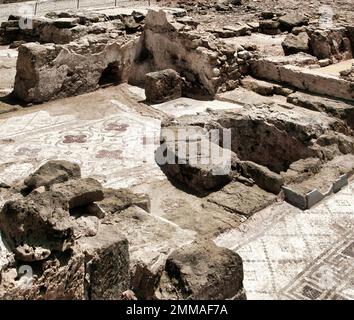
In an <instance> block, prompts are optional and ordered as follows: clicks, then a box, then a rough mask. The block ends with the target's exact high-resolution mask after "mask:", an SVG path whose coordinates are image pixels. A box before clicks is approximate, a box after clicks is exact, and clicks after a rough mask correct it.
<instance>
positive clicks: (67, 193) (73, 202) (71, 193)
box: [50, 178, 104, 209]
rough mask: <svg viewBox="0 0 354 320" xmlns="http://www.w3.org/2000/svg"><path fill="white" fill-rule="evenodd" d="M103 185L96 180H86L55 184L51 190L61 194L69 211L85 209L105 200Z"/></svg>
mask: <svg viewBox="0 0 354 320" xmlns="http://www.w3.org/2000/svg"><path fill="white" fill-rule="evenodd" d="M102 189H103V188H102V185H101V184H100V183H99V182H98V181H97V180H95V179H92V178H86V179H78V180H70V181H67V182H64V183H60V184H54V185H52V186H51V188H50V190H51V191H52V192H53V193H56V194H60V195H61V198H62V199H63V201H66V202H67V203H68V204H69V209H74V208H78V207H84V206H87V205H90V204H92V203H93V202H98V201H102V200H103V199H104V196H103V190H102Z"/></svg>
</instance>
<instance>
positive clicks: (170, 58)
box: [5, 11, 252, 103]
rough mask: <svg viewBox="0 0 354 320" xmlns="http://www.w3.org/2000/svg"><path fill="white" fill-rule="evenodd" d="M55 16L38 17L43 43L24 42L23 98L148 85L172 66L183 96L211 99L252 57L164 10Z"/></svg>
mask: <svg viewBox="0 0 354 320" xmlns="http://www.w3.org/2000/svg"><path fill="white" fill-rule="evenodd" d="M54 18H55V19H54V20H53V19H52V20H50V19H49V18H45V19H44V20H43V19H40V20H38V21H37V22H36V28H35V29H34V30H31V36H30V38H31V37H32V41H39V42H41V43H42V44H38V43H27V44H23V45H21V46H20V48H19V57H18V64H17V76H16V81H15V88H14V93H15V95H16V97H18V98H20V99H21V100H23V101H26V102H35V103H40V102H43V101H48V100H51V99H57V98H62V97H68V96H73V95H77V94H81V93H85V92H90V91H94V90H96V89H97V88H98V87H99V86H101V85H110V84H117V83H120V82H130V83H132V84H137V85H140V86H143V84H144V78H145V75H146V74H147V73H148V72H152V71H158V70H163V69H166V68H170V69H174V70H176V71H177V72H179V73H180V74H181V76H182V78H183V81H184V88H185V90H184V93H183V94H184V95H185V96H191V97H198V98H202V97H208V98H209V97H213V96H215V94H216V93H218V92H219V91H225V90H230V89H234V88H235V87H236V86H237V85H238V80H239V78H240V77H241V75H242V73H247V71H248V61H249V59H250V57H251V55H252V54H251V53H249V52H247V51H244V52H243V55H241V54H240V55H237V50H236V49H235V47H233V46H228V45H226V44H225V43H224V42H223V41H221V40H219V39H217V38H216V37H215V36H214V35H212V34H210V33H207V32H202V33H198V32H197V31H196V30H195V29H194V28H191V27H190V26H189V25H187V24H184V23H180V22H177V21H176V19H175V17H173V16H172V15H170V14H168V13H166V12H165V11H159V12H155V11H149V13H148V14H147V16H146V18H145V17H144V16H142V17H141V15H136V13H135V15H134V14H133V15H132V16H128V17H120V18H118V19H116V20H114V21H112V20H109V21H102V22H99V21H101V20H102V19H105V18H104V17H101V18H97V19H98V20H97V21H92V20H90V21H88V22H87V21H82V19H81V18H80V17H75V16H71V17H68V18H60V17H59V18H58V17H54ZM142 20H145V28H144V31H143V32H142V33H141V32H140V31H139V30H140V28H141V23H137V21H139V22H141V21H142ZM8 23H10V22H8ZM5 27H6V26H5ZM15 39H17V41H18V40H20V39H25V37H24V33H23V32H22V31H20V32H18V31H17V34H16V37H15ZM11 40H13V39H11ZM30 40H31V39H30ZM53 43H54V44H53ZM244 53H247V54H244Z"/></svg>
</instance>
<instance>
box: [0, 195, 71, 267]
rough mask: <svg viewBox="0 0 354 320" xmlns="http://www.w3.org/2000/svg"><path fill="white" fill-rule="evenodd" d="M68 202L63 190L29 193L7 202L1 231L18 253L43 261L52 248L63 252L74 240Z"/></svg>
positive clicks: (2, 217)
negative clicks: (32, 194)
mask: <svg viewBox="0 0 354 320" xmlns="http://www.w3.org/2000/svg"><path fill="white" fill-rule="evenodd" d="M69 218H70V214H69V212H68V204H67V202H65V201H64V200H62V199H61V196H60V194H55V193H51V192H46V193H45V194H40V195H34V196H28V197H27V198H26V199H23V200H16V201H10V202H7V203H6V204H5V205H4V208H3V209H2V211H1V214H0V222H1V223H0V224H1V230H2V234H3V236H4V238H5V240H6V241H8V243H9V245H10V246H11V248H12V250H13V251H14V252H15V254H16V257H17V258H18V259H19V260H22V261H41V260H45V259H46V258H48V257H49V256H50V254H51V252H52V250H57V251H60V252H63V251H65V250H67V249H68V248H70V247H71V246H72V244H73V233H74V232H73V228H72V225H71V224H70V221H69Z"/></svg>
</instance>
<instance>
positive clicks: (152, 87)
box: [145, 69, 182, 103]
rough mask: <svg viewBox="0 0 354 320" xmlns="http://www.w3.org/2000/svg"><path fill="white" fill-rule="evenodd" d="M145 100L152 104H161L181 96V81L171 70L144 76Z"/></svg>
mask: <svg viewBox="0 0 354 320" xmlns="http://www.w3.org/2000/svg"><path fill="white" fill-rule="evenodd" d="M145 94H146V100H147V101H149V102H152V103H162V102H165V101H168V100H173V99H177V98H180V97H181V96H182V79H181V77H180V75H179V74H178V73H177V72H176V71H174V70H172V69H167V70H162V71H157V72H151V73H148V74H146V76H145Z"/></svg>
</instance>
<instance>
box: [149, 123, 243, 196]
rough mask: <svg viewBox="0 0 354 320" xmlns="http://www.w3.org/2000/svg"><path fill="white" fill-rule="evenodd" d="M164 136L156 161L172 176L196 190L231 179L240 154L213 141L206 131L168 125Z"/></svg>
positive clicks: (213, 188)
mask: <svg viewBox="0 0 354 320" xmlns="http://www.w3.org/2000/svg"><path fill="white" fill-rule="evenodd" d="M161 136H162V145H161V147H160V148H159V149H158V150H157V152H156V161H157V163H158V164H160V165H161V167H162V169H163V170H164V171H165V172H166V173H167V175H168V176H169V177H171V178H173V179H176V180H178V181H180V182H182V183H184V184H186V185H187V186H188V187H189V188H191V189H192V190H194V191H196V192H197V193H203V192H210V191H212V190H215V189H218V188H221V187H223V186H224V185H225V184H227V183H228V182H230V181H231V180H232V172H231V164H232V162H236V161H237V157H236V155H235V154H233V153H232V152H230V151H228V150H225V149H224V150H223V149H221V148H220V147H219V145H218V144H215V143H212V142H210V141H209V139H208V137H207V130H200V128H199V129H198V128H194V127H182V126H180V127H178V126H176V127H173V126H168V127H166V128H165V129H162V134H161ZM221 151H222V152H221Z"/></svg>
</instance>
